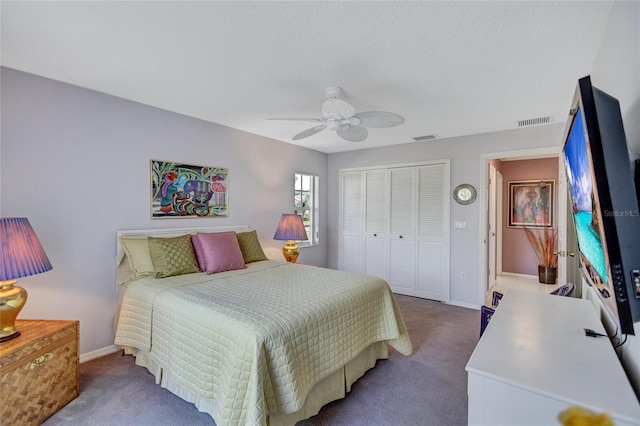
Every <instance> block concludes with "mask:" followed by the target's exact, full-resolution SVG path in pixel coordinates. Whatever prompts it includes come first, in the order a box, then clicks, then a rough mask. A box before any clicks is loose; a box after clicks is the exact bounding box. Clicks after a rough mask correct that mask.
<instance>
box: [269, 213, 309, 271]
mask: <svg viewBox="0 0 640 426" xmlns="http://www.w3.org/2000/svg"><path fill="white" fill-rule="evenodd" d="M273 239H274V240H283V241H286V242H287V243H286V244H285V245H284V247H282V254H283V255H284V258H285V259H286V261H287V262H291V263H296V261H297V260H298V255H299V254H300V250H299V248H298V245H297V244H296V242H295V240H306V239H307V231H306V230H305V229H304V223H303V222H302V216H298V215H297V214H283V215H282V217H280V223H278V228H277V229H276V234H275V235H274V236H273Z"/></svg>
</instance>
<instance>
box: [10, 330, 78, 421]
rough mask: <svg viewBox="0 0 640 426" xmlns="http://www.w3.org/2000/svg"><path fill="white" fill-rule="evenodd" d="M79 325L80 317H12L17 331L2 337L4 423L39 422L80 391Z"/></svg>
mask: <svg viewBox="0 0 640 426" xmlns="http://www.w3.org/2000/svg"><path fill="white" fill-rule="evenodd" d="M78 327H79V323H78V321H48V320H18V321H16V328H17V329H18V330H19V331H20V333H21V335H20V336H19V337H16V338H15V339H12V340H9V341H6V342H2V343H0V400H1V401H2V403H0V419H2V424H7V425H9V424H10V425H34V424H40V423H42V422H44V421H45V420H46V419H48V418H49V417H51V415H53V414H54V413H55V412H56V411H58V410H59V409H61V408H62V407H64V406H65V405H66V404H68V403H69V402H70V401H71V400H73V399H74V398H75V397H77V396H78V394H79V392H80V381H79V370H78V335H79V334H78V331H79V330H78Z"/></svg>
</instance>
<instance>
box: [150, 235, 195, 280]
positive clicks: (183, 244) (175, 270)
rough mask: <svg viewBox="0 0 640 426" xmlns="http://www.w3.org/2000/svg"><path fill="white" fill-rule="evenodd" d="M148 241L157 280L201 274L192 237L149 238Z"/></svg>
mask: <svg viewBox="0 0 640 426" xmlns="http://www.w3.org/2000/svg"><path fill="white" fill-rule="evenodd" d="M148 240H149V253H150V254H151V262H152V263H153V270H154V272H155V274H154V275H155V276H156V278H164V277H171V276H173V275H182V274H191V273H193V272H200V269H198V261H197V260H196V255H195V253H194V252H193V246H192V245H191V236H190V235H182V236H180V237H173V238H154V237H149V238H148Z"/></svg>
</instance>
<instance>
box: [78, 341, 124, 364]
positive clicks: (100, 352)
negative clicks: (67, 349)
mask: <svg viewBox="0 0 640 426" xmlns="http://www.w3.org/2000/svg"><path fill="white" fill-rule="evenodd" d="M119 350H121V349H120V348H119V347H117V346H116V345H110V346H105V347H104V348H100V349H96V350H95V351H91V352H87V353H86V354H80V363H83V362H87V361H91V360H92V359H96V358H100V357H102V356H105V355H109V354H112V353H114V352H118V351H119Z"/></svg>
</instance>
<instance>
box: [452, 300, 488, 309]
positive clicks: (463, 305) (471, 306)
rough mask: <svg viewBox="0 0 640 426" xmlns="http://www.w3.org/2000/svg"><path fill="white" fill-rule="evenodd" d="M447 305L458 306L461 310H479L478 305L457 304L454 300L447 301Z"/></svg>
mask: <svg viewBox="0 0 640 426" xmlns="http://www.w3.org/2000/svg"><path fill="white" fill-rule="evenodd" d="M448 304H449V305H453V306H460V307H461V308H468V309H475V310H476V311H479V310H480V305H474V304H473V303H467V302H458V301H456V300H449V303H448Z"/></svg>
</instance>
